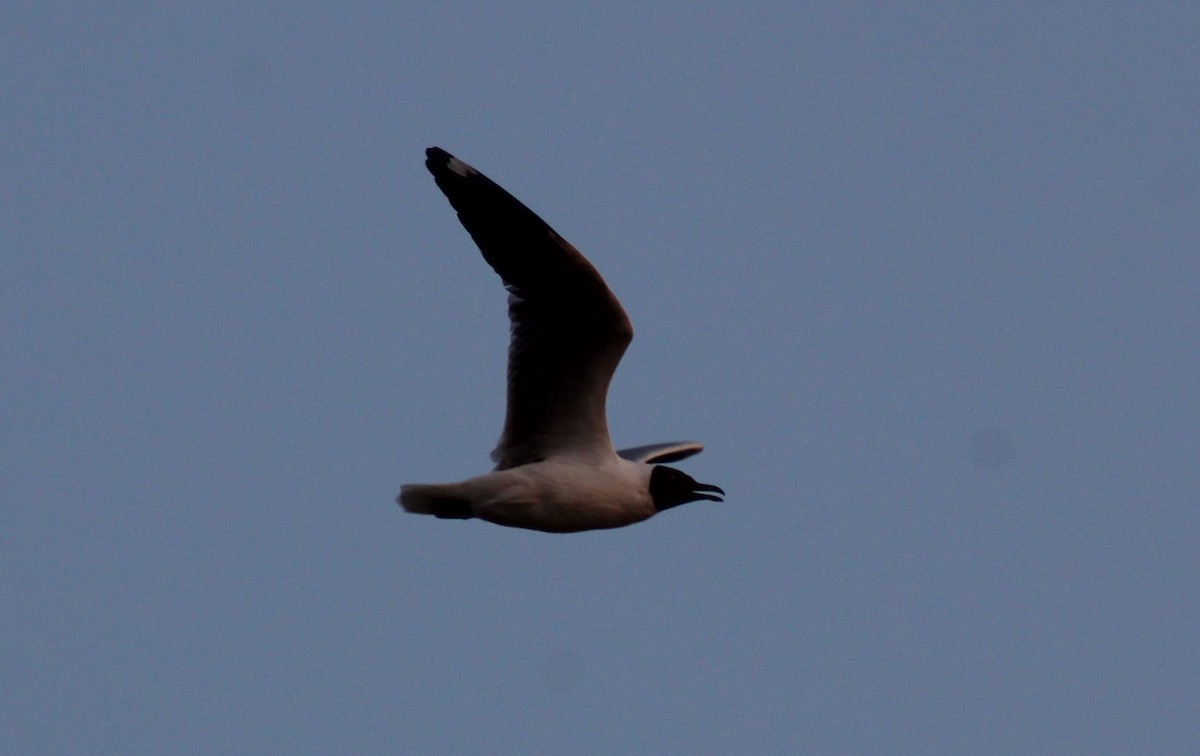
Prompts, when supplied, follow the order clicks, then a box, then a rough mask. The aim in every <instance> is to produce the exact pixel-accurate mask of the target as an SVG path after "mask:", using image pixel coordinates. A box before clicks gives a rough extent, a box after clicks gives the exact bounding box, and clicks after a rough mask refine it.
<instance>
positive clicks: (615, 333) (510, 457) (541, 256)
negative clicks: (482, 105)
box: [425, 147, 633, 470]
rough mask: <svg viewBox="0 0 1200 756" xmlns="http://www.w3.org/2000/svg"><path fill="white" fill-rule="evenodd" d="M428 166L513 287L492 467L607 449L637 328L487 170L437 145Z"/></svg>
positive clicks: (585, 265) (573, 254)
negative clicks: (613, 399) (611, 407)
mask: <svg viewBox="0 0 1200 756" xmlns="http://www.w3.org/2000/svg"><path fill="white" fill-rule="evenodd" d="M425 156H426V160H425V166H426V167H427V168H429V172H430V173H432V174H433V178H434V180H435V181H437V185H438V188H440V189H441V190H442V192H443V193H444V194H445V195H446V197H447V199H449V200H450V204H451V205H452V206H453V207H454V209H455V210H457V211H458V219H459V220H460V221H462V224H463V226H464V227H466V229H467V232H468V233H470V234H471V238H472V239H474V240H475V244H476V245H478V246H479V250H480V251H481V252H482V253H483V258H484V259H485V260H487V262H488V264H489V265H491V266H492V268H493V269H494V270H495V271H496V272H497V273H498V274H500V278H501V279H502V280H503V281H504V285H505V288H507V289H508V292H509V295H508V317H509V322H510V330H511V334H512V337H511V341H510V342H509V348H508V408H507V412H506V413H505V417H504V431H503V432H502V433H501V435H500V441H499V443H498V444H497V445H496V448H495V449H494V450H493V451H492V460H493V461H494V462H496V469H498V470H504V469H507V468H509V467H516V466H518V465H523V464H528V463H530V462H536V461H538V460H542V459H546V458H547V457H549V456H552V455H555V454H562V453H576V454H581V455H592V454H605V453H607V454H611V453H612V441H611V440H610V439H609V436H608V421H607V419H606V416H605V400H606V398H607V396H608V384H609V382H610V381H611V380H612V376H613V372H614V371H615V370H616V369H617V363H619V362H620V361H621V355H623V354H624V353H625V348H626V347H627V346H629V342H630V341H631V340H632V339H633V325H632V324H631V323H630V322H629V317H628V316H627V315H626V314H625V310H624V309H622V308H621V303H620V302H618V301H617V298H616V297H614V296H613V294H612V292H611V291H609V289H608V286H606V285H605V283H604V279H602V278H601V277H600V274H599V273H597V272H596V269H595V268H593V267H592V264H591V263H589V262H588V261H587V258H585V257H584V256H583V255H582V254H580V253H579V251H578V250H576V249H575V248H574V247H572V246H571V245H570V244H568V243H567V241H566V240H564V239H563V238H562V237H561V236H559V235H558V234H557V233H555V232H554V229H552V228H550V227H549V226H548V225H546V223H545V221H543V220H542V219H541V218H539V217H538V216H537V215H535V214H534V213H533V211H531V210H530V209H529V208H527V207H525V206H524V205H522V204H521V203H520V202H519V201H517V199H516V198H515V197H513V196H512V195H511V194H509V193H508V192H506V191H504V190H503V189H501V188H500V187H499V186H498V185H496V184H495V183H494V182H492V180H491V179H489V178H488V177H487V176H484V175H483V174H482V173H480V172H479V171H477V170H475V169H474V168H472V167H471V166H469V165H467V164H466V163H464V162H462V161H461V160H459V159H457V158H455V157H454V156H453V155H451V154H450V153H448V152H446V151H445V150H442V149H440V148H438V147H431V148H429V149H428V150H426V151H425Z"/></svg>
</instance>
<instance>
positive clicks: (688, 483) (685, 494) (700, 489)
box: [650, 465, 725, 512]
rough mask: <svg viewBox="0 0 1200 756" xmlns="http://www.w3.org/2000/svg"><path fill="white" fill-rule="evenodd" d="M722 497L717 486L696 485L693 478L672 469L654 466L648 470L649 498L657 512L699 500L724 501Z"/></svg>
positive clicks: (722, 494) (722, 493) (722, 492)
mask: <svg viewBox="0 0 1200 756" xmlns="http://www.w3.org/2000/svg"><path fill="white" fill-rule="evenodd" d="M713 494H720V496H714V495H713ZM724 495H725V492H724V491H722V490H721V489H720V488H718V487H717V486H710V485H708V484H707V483H697V482H696V480H695V478H693V477H692V476H690V475H688V474H687V473H684V472H680V471H679V470H676V469H675V468H674V467H667V466H666V465H654V467H653V468H652V469H651V470H650V498H652V499H653V500H654V508H655V509H656V510H658V511H659V512H661V511H663V510H664V509H670V508H671V507H677V506H679V505H680V504H687V503H688V502H689V501H699V500H700V499H706V500H708V501H725V500H724V499H722V498H721V496H724Z"/></svg>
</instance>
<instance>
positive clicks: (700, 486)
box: [692, 483, 725, 501]
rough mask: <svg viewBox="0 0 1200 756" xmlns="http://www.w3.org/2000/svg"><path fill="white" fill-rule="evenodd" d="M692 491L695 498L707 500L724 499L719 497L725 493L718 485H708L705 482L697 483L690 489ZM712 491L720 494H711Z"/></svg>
mask: <svg viewBox="0 0 1200 756" xmlns="http://www.w3.org/2000/svg"><path fill="white" fill-rule="evenodd" d="M701 491H711V492H712V493H700V492H701ZM692 492H693V493H692V495H693V496H695V497H696V498H697V499H707V500H708V501H725V500H724V499H722V498H721V496H724V495H725V492H724V491H722V490H721V487H720V486H710V485H709V484H707V483H697V484H696V487H695V488H694V489H692ZM714 493H715V494H720V496H713V495H712V494H714Z"/></svg>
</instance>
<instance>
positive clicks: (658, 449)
mask: <svg viewBox="0 0 1200 756" xmlns="http://www.w3.org/2000/svg"><path fill="white" fill-rule="evenodd" d="M702 451H704V444H702V443H700V442H699V441H668V442H667V443H664V444H647V445H646V446H635V447H633V448H631V449H621V450H620V451H618V452H617V454H619V455H620V456H622V457H624V458H625V459H627V460H629V461H630V462H645V463H646V464H648V465H655V464H659V463H660V462H678V461H679V460H681V459H687V458H688V457H690V456H692V455H693V454H699V453H700V452H702Z"/></svg>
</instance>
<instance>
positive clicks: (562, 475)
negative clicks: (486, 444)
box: [400, 454, 657, 533]
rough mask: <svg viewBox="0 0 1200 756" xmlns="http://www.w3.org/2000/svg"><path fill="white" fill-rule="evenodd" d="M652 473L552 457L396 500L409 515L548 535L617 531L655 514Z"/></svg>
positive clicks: (414, 488) (419, 489) (422, 488)
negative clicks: (471, 520)
mask: <svg viewBox="0 0 1200 756" xmlns="http://www.w3.org/2000/svg"><path fill="white" fill-rule="evenodd" d="M651 469H652V468H651V466H650V465H646V464H642V463H640V462H630V461H628V460H625V459H621V458H620V457H618V456H616V455H615V454H614V455H612V456H611V457H608V458H606V459H603V460H600V461H599V462H597V463H592V462H587V461H576V460H571V459H560V458H556V459H549V460H546V461H544V462H533V463H531V464H528V465H520V466H518V467H511V468H509V469H507V470H497V471H494V472H490V473H485V474H484V475H480V476H477V477H474V478H468V479H467V480H464V481H462V482H461V483H444V484H439V485H420V484H416V485H413V484H410V485H406V486H404V487H403V488H402V489H401V494H400V498H401V502H402V503H403V504H404V506H405V508H406V509H408V511H410V512H414V511H418V508H425V509H428V510H429V511H428V512H423V514H424V513H427V514H435V515H436V514H439V513H440V516H441V517H443V518H451V519H454V518H457V517H459V516H460V515H466V514H467V513H468V512H469V513H470V515H472V516H474V517H478V518H479V519H481V520H486V521H488V522H494V523H496V524H497V525H510V526H515V527H525V528H531V529H533V530H544V531H547V532H551V533H571V532H575V531H580V530H600V529H604V528H619V527H621V526H622V525H631V524H633V523H635V522H641V521H642V520H645V519H647V518H649V517H650V516H651V515H653V514H654V513H655V512H656V511H657V510H656V509H655V508H654V500H653V499H652V498H651V496H650V491H649V479H650V473H651ZM422 505H424V506H423V507H422Z"/></svg>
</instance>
